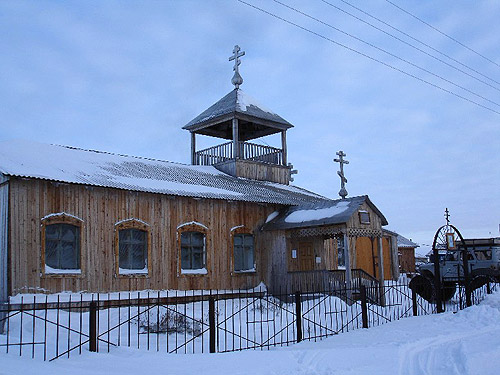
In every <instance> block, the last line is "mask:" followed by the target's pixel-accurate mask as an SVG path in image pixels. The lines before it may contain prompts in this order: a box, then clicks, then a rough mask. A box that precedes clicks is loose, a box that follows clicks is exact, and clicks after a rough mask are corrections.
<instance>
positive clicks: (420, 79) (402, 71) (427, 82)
mask: <svg viewBox="0 0 500 375" xmlns="http://www.w3.org/2000/svg"><path fill="white" fill-rule="evenodd" d="M237 1H238V2H240V3H242V4H245V5H247V6H249V7H251V8H253V9H255V10H258V11H260V12H263V13H265V14H267V15H269V16H271V17H274V18H276V19H278V20H281V21H283V22H285V23H288V24H290V25H292V26H295V27H297V28H299V29H301V30H303V31H306V32H308V33H310V34H313V35H316V36H317V37H319V38H322V39H324V40H326V41H329V42H330V43H333V44H335V45H337V46H339V47H342V48H345V49H347V50H349V51H351V52H354V53H356V54H358V55H360V56H363V57H365V58H367V59H370V60H372V61H375V62H378V63H379V64H382V65H384V66H386V67H388V68H391V69H393V70H395V71H398V72H400V73H402V74H404V75H406V76H408V77H411V78H414V79H416V80H418V81H420V82H423V83H426V84H427V85H429V86H432V87H434V88H437V89H439V90H441V91H444V92H446V93H448V94H451V95H453V96H455V97H457V98H460V99H462V100H465V101H467V102H469V103H472V104H474V105H476V106H478V107H481V108H483V109H486V110H488V111H491V112H494V113H496V114H498V115H500V112H499V111H497V110H495V109H493V108H490V107H488V106H485V105H483V104H481V103H478V102H476V101H474V100H472V99H469V98H466V97H464V96H462V95H460V94H457V93H455V92H453V91H451V90H448V89H445V88H444V87H441V86H439V85H436V84H434V83H432V82H429V81H427V80H425V79H423V78H420V77H417V76H416V75H414V74H411V73H408V72H406V71H404V70H402V69H399V68H397V67H395V66H393V65H390V64H388V63H385V62H383V61H381V60H378V59H377V58H375V57H372V56H370V55H367V54H366V53H363V52H360V51H358V50H356V49H354V48H351V47H349V46H347V45H345V44H342V43H339V42H337V41H335V40H333V39H331V38H329V37H326V36H324V35H322V34H320V33H317V32H315V31H313V30H310V29H308V28H306V27H304V26H301V25H299V24H296V23H294V22H292V21H289V20H287V19H285V18H283V17H280V16H278V15H276V14H274V13H271V12H269V11H267V10H265V9H262V8H259V7H258V6H256V5H253V4H250V3H247V2H246V1H244V0H237Z"/></svg>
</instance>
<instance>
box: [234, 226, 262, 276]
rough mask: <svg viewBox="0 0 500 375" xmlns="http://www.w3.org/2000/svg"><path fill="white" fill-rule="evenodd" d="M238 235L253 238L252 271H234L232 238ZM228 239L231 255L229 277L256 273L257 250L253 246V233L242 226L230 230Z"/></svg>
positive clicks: (254, 242)
mask: <svg viewBox="0 0 500 375" xmlns="http://www.w3.org/2000/svg"><path fill="white" fill-rule="evenodd" d="M238 234H246V235H251V236H252V237H253V263H254V269H250V270H241V271H236V270H235V262H234V236H235V235H238ZM229 237H230V244H229V249H230V253H231V263H230V267H231V275H233V276H236V275H248V274H254V273H257V271H258V269H257V264H258V263H257V248H256V246H255V244H256V241H255V233H254V232H253V231H252V230H250V229H249V228H247V227H246V226H244V225H240V226H237V227H235V228H233V229H231V235H230V236H229Z"/></svg>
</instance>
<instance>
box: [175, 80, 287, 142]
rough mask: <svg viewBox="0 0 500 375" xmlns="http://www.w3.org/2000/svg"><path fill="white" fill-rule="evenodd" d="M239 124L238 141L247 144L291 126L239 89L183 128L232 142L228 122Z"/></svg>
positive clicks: (229, 123)
mask: <svg viewBox="0 0 500 375" xmlns="http://www.w3.org/2000/svg"><path fill="white" fill-rule="evenodd" d="M234 118H237V119H238V120H239V122H240V140H241V141H248V140H251V139H255V138H260V137H263V136H266V135H270V134H275V133H279V132H281V131H283V130H287V129H290V128H292V127H293V125H292V124H290V123H289V122H288V121H286V120H285V119H283V118H282V117H281V116H279V115H277V114H276V113H274V112H273V111H271V110H270V109H267V108H266V107H264V106H262V105H260V104H259V103H258V102H257V101H256V100H255V99H253V98H252V97H251V96H249V95H247V94H245V93H244V92H243V91H242V90H241V89H240V88H235V89H234V90H232V91H231V92H230V93H229V94H227V95H226V96H224V97H223V98H222V99H220V100H219V101H218V102H217V103H215V104H214V105H212V106H211V107H209V108H208V109H207V110H205V111H204V112H202V113H201V114H200V115H198V116H197V117H195V118H194V119H193V120H191V121H190V122H189V123H188V124H187V125H185V126H184V127H183V129H186V130H189V131H190V132H193V133H197V134H203V135H209V136H212V137H217V138H223V139H232V138H233V134H232V120H233V119H234Z"/></svg>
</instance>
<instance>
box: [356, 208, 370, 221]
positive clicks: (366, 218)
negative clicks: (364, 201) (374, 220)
mask: <svg viewBox="0 0 500 375" xmlns="http://www.w3.org/2000/svg"><path fill="white" fill-rule="evenodd" d="M359 222H360V223H361V224H370V214H369V213H368V212H367V211H359Z"/></svg>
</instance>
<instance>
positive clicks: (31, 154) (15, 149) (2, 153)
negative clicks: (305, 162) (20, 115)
mask: <svg viewBox="0 0 500 375" xmlns="http://www.w3.org/2000/svg"><path fill="white" fill-rule="evenodd" d="M0 173H2V174H3V175H6V176H17V177H27V178H37V179H44V180H51V181H59V182H67V183H76V184H83V185H92V186H102V187H109V188H117V189H126V190H134V191H143V192H151V193H159V194H169V195H180V196H187V197H195V198H214V199H226V200H235V201H248V202H262V203H276V204H284V205H294V204H302V203H305V202H310V203H311V202H321V201H325V200H328V199H327V198H325V197H322V196H320V195H318V194H315V193H312V192H310V191H307V190H305V189H302V188H299V187H294V186H289V185H282V184H277V183H271V182H266V181H256V180H249V179H243V178H238V177H233V176H230V175H228V174H225V173H223V172H221V171H219V170H217V169H215V168H214V167H211V166H193V165H185V164H179V163H172V162H168V161H161V160H154V159H147V158H140V157H134V156H127V155H117V154H112V153H106V152H100V151H92V150H83V149H79V148H73V147H67V146H57V145H48V144H42V143H37V142H27V141H11V142H2V143H0Z"/></svg>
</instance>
